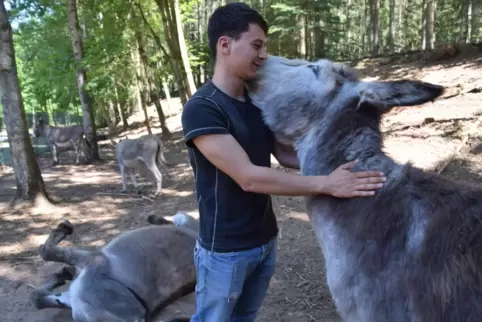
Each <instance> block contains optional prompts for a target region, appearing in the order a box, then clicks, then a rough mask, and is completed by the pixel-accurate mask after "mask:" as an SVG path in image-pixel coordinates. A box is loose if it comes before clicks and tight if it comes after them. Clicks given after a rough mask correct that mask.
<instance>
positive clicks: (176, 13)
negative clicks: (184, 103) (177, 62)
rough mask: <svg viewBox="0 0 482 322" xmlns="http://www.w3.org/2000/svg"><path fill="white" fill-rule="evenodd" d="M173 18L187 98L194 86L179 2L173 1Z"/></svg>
mask: <svg viewBox="0 0 482 322" xmlns="http://www.w3.org/2000/svg"><path fill="white" fill-rule="evenodd" d="M173 6H174V17H175V20H174V21H175V24H176V27H177V39H178V43H179V51H180V52H181V58H182V63H183V65H184V69H185V71H186V78H187V84H188V86H189V96H191V95H192V94H194V92H196V84H194V77H193V76H192V69H191V64H190V63H189V56H188V52H187V47H186V41H185V40H184V32H183V30H182V21H181V12H180V8H179V0H174V4H173Z"/></svg>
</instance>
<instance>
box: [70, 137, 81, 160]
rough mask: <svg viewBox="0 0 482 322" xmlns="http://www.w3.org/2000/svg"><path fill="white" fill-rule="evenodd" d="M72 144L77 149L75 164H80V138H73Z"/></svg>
mask: <svg viewBox="0 0 482 322" xmlns="http://www.w3.org/2000/svg"><path fill="white" fill-rule="evenodd" d="M71 143H72V145H73V146H74V150H75V164H79V161H80V160H79V157H80V146H79V145H80V142H79V140H73V141H71Z"/></svg>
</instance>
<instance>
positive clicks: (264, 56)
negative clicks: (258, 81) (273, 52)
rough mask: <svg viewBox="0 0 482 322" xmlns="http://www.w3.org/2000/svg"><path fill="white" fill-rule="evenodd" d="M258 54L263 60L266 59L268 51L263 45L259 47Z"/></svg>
mask: <svg viewBox="0 0 482 322" xmlns="http://www.w3.org/2000/svg"><path fill="white" fill-rule="evenodd" d="M258 56H259V58H261V59H263V60H266V59H268V52H267V50H266V47H265V46H263V48H261V50H260V52H259V55H258Z"/></svg>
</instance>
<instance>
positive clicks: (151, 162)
mask: <svg viewBox="0 0 482 322" xmlns="http://www.w3.org/2000/svg"><path fill="white" fill-rule="evenodd" d="M146 165H147V168H149V170H151V172H152V174H153V175H154V177H155V178H156V193H155V194H156V195H162V174H161V172H160V171H159V169H158V168H157V165H156V160H155V159H154V157H152V158H151V159H150V160H149V161H148V162H146Z"/></svg>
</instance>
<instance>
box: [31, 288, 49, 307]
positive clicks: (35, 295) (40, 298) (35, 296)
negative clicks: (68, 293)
mask: <svg viewBox="0 0 482 322" xmlns="http://www.w3.org/2000/svg"><path fill="white" fill-rule="evenodd" d="M45 296H46V294H45V293H44V292H42V291H39V290H38V289H37V288H35V289H34V290H33V291H32V292H31V293H30V296H29V299H30V302H32V304H33V306H34V307H35V308H36V309H37V310H41V309H45V308H47V307H48V306H47V305H46V304H45V300H44V297H45Z"/></svg>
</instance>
